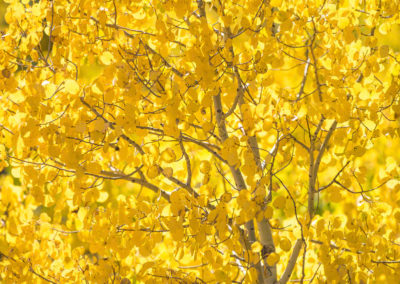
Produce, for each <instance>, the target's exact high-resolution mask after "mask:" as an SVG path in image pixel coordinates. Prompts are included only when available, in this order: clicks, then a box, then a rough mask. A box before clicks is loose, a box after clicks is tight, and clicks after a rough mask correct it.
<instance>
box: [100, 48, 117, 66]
mask: <svg viewBox="0 0 400 284" xmlns="http://www.w3.org/2000/svg"><path fill="white" fill-rule="evenodd" d="M100 62H101V63H102V64H104V65H110V64H112V63H114V56H113V55H112V53H111V52H109V51H106V52H103V54H102V55H100Z"/></svg>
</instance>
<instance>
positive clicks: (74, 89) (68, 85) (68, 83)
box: [64, 79, 79, 95]
mask: <svg viewBox="0 0 400 284" xmlns="http://www.w3.org/2000/svg"><path fill="white" fill-rule="evenodd" d="M64 88H65V91H66V92H67V93H69V94H71V95H75V94H77V93H78V92H79V84H78V83H77V82H76V81H75V80H71V79H67V80H65V81H64Z"/></svg>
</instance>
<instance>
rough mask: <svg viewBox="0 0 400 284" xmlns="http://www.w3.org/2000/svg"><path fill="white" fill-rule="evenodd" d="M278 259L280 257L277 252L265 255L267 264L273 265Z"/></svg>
mask: <svg viewBox="0 0 400 284" xmlns="http://www.w3.org/2000/svg"><path fill="white" fill-rule="evenodd" d="M279 259H280V257H279V254H277V253H275V252H273V253H271V254H270V255H269V256H268V257H267V264H268V265H269V266H273V265H275V264H276V263H278V261H279Z"/></svg>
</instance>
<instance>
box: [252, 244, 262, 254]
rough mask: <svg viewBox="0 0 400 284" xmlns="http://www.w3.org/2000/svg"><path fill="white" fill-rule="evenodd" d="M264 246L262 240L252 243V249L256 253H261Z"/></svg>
mask: <svg viewBox="0 0 400 284" xmlns="http://www.w3.org/2000/svg"><path fill="white" fill-rule="evenodd" d="M262 248H263V245H262V244H260V242H254V243H253V244H252V245H251V251H252V252H254V253H259V252H260V251H261V250H262Z"/></svg>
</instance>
